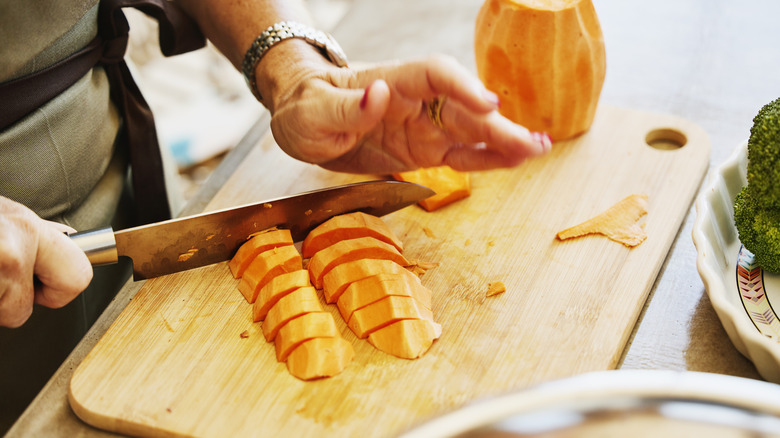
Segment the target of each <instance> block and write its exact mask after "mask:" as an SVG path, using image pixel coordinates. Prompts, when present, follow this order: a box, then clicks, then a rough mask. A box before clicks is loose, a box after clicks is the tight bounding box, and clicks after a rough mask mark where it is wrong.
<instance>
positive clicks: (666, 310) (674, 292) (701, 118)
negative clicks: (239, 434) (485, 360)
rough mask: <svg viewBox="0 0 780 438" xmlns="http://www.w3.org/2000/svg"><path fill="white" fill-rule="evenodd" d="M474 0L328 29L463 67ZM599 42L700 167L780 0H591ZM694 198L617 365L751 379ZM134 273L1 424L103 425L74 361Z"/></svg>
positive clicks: (622, 84)
mask: <svg viewBox="0 0 780 438" xmlns="http://www.w3.org/2000/svg"><path fill="white" fill-rule="evenodd" d="M480 4H481V1H480V0H455V1H452V0H450V1H444V0H426V1H423V2H419V1H412V0H398V1H394V2H384V1H380V0H355V1H354V4H353V5H352V7H351V9H350V10H349V11H348V12H347V14H346V16H345V17H344V19H343V20H342V21H341V22H340V23H339V24H338V25H337V26H336V28H335V30H334V31H333V34H334V36H335V37H336V38H337V39H338V40H339V42H340V43H341V45H342V47H343V48H344V49H345V51H346V53H347V54H348V55H349V56H350V59H352V60H360V61H379V60H383V59H392V58H412V57H418V56H424V55H427V54H430V53H434V52H439V53H445V54H449V55H452V56H454V57H456V58H457V59H459V60H460V61H461V62H462V63H463V64H464V65H466V66H467V67H468V68H469V69H471V70H472V71H474V70H475V66H474V60H473V50H472V44H473V38H474V31H473V22H474V17H475V15H476V12H477V10H478V8H479V6H480ZM594 4H595V7H596V10H597V12H598V14H599V18H600V21H601V25H602V29H603V32H604V38H605V43H606V50H607V77H606V81H605V84H604V89H603V92H602V97H601V102H602V103H605V104H610V105H616V106H621V107H628V108H633V109H639V110H646V111H653V112H662V113H668V114H672V115H675V116H678V117H682V118H685V119H688V120H690V121H692V122H694V123H696V124H698V125H700V126H701V127H703V128H704V129H705V130H706V131H707V133H708V135H709V137H710V142H711V147H712V149H711V155H710V167H711V168H712V167H713V166H716V165H718V164H720V163H721V162H723V161H724V160H725V159H726V158H727V157H728V156H729V155H730V154H731V152H732V151H733V150H734V149H735V148H736V147H737V146H738V145H739V144H740V143H741V142H742V141H743V140H744V139H745V138H747V136H748V135H749V129H750V126H751V124H752V118H753V117H754V116H755V114H756V112H757V111H758V109H759V108H760V107H761V106H762V105H764V104H766V103H768V102H769V101H771V100H773V99H775V98H777V97H778V96H780V81H777V74H778V72H780V47H779V46H778V45H777V42H778V41H780V26H777V23H776V19H775V17H777V16H780V3H778V2H775V1H773V0H746V1H742V2H738V3H737V2H733V1H728V0H686V1H677V0H658V1H655V2H624V1H620V0H594ZM268 123H269V119H268V117H267V116H264V117H262V118H261V119H260V120H258V122H257V123H256V124H255V125H254V126H253V127H252V128H251V129H250V130H249V132H248V133H247V134H246V136H245V137H244V139H243V140H242V141H241V143H240V144H239V145H238V146H237V147H236V148H235V149H234V150H233V151H232V152H231V153H230V154H229V155H228V157H227V158H226V159H225V160H224V161H223V163H222V164H221V166H220V167H219V168H218V169H217V171H216V172H215V173H214V175H212V178H211V179H210V180H209V181H208V182H207V184H206V185H205V186H204V188H203V189H202V190H201V192H200V193H199V194H198V196H197V197H196V198H195V199H193V200H192V201H190V203H189V204H188V205H187V207H186V208H185V210H184V211H183V212H182V214H183V215H186V214H192V213H197V212H199V211H201V210H202V209H203V207H204V206H205V205H206V203H207V202H208V201H209V200H210V199H211V198H212V197H213V196H214V194H215V193H216V191H217V189H218V188H219V187H220V186H221V185H222V183H224V182H225V181H226V180H228V179H229V178H230V175H231V173H232V170H233V169H235V168H236V166H237V165H238V163H240V162H241V160H242V159H243V158H244V157H245V156H246V155H247V153H248V151H249V150H251V149H252V148H253V147H255V146H256V145H257V143H258V142H259V140H260V139H261V138H262V136H263V135H265V134H266V133H267V131H268ZM694 218H695V211H694V209H693V206H691V209H690V211H689V213H688V215H687V217H686V219H685V221H684V222H683V225H682V226H681V228H680V230H679V233H678V235H677V238H676V240H675V242H674V244H673V246H672V248H671V250H670V252H669V254H668V256H667V258H666V260H665V263H664V265H663V267H662V269H661V272H660V274H659V276H658V278H657V280H656V282H655V285H654V287H653V289H652V291H651V294H650V297H649V298H648V300H647V303H646V305H645V308H644V310H643V312H642V314H641V316H640V318H639V320H638V322H637V325H636V327H635V329H634V332H633V334H632V336H631V338H630V340H629V343H628V346H627V348H626V349H625V352H624V355H623V357H622V359H621V361H620V365H619V368H621V369H659V370H690V371H703V372H709V373H718V374H725V375H732V376H739V377H746V378H752V379H761V378H760V376H759V375H758V373H757V372H756V369H755V367H754V366H753V365H752V364H751V363H750V361H748V360H747V359H746V358H745V357H743V356H742V355H741V354H740V353H739V352H738V351H737V350H736V349H735V348H734V347H733V345H732V344H731V342H730V341H729V339H728V337H727V335H726V333H725V331H724V330H723V328H722V326H721V324H720V321H719V320H718V318H717V316H716V314H715V312H714V310H713V308H712V306H711V304H710V302H709V299H708V297H707V293H706V291H705V289H704V285H703V283H702V281H701V279H700V277H699V275H698V272H697V270H696V249H695V247H694V245H693V242H692V240H691V227H692V223H693V220H694ZM141 285H142V283H140V282H138V283H133V282H128V284H127V285H126V286H125V287H124V288H123V289H122V291H120V293H119V294H118V296H117V297H116V298H115V299H114V301H113V302H112V303H111V305H110V306H109V308H108V309H107V310H106V311H105V313H104V314H103V315H102V316H101V318H100V319H99V320H98V322H97V323H96V324H95V325H94V326H93V327H92V329H91V330H90V332H89V334H88V335H87V336H86V337H85V338H84V339H83V340H82V342H81V343H80V344H79V345H78V347H77V348H76V350H74V352H73V353H72V354H71V356H70V357H69V358H68V360H67V361H66V363H65V364H63V366H62V367H61V368H60V369H59V370H58V372H57V373H56V374H55V376H54V377H53V378H52V380H51V381H50V382H49V384H48V385H47V386H46V387H45V388H44V389H43V391H42V392H41V393H40V395H39V396H38V398H36V400H35V401H34V402H33V404H32V405H31V406H30V407H29V408H28V409H27V410H26V411H25V413H24V414H23V416H22V417H21V418H20V419H19V421H18V422H17V423H16V424H15V425H14V427H13V428H12V429H11V431H10V432H9V434H8V436H38V435H44V434H45V435H46V436H110V435H112V434H109V433H106V432H103V431H99V430H97V429H94V428H92V427H90V426H88V425H86V424H85V423H83V422H81V421H80V420H79V419H78V418H77V417H75V415H74V414H73V413H72V411H71V410H70V407H69V406H68V402H67V387H68V382H69V380H70V376H71V375H72V373H73V371H74V370H75V368H76V367H77V366H78V364H79V363H80V362H81V360H82V359H83V358H84V356H85V355H86V354H87V353H88V352H89V351H90V349H91V348H92V347H93V346H94V345H95V343H96V342H97V341H98V339H99V338H100V336H101V335H102V334H103V333H104V332H105V331H106V330H107V328H108V327H109V326H110V324H111V322H112V321H113V320H114V319H115V318H116V317H117V315H119V313H120V312H121V311H122V309H123V308H124V307H125V306H126V305H127V303H128V302H129V301H130V300H131V299H132V297H133V296H134V294H135V293H136V292H137V291H138V290H139V288H140V287H141Z"/></svg>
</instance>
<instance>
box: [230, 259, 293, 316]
mask: <svg viewBox="0 0 780 438" xmlns="http://www.w3.org/2000/svg"><path fill="white" fill-rule="evenodd" d="M301 269H303V259H301V255H300V253H298V250H297V249H295V247H294V246H281V247H278V248H273V249H269V250H268V251H265V252H261V253H260V254H258V255H257V257H255V259H254V260H252V263H250V264H249V266H248V267H247V268H246V271H244V275H243V276H242V277H241V282H240V283H238V290H239V291H241V294H242V295H244V298H246V300H247V301H248V302H249V304H252V303H254V302H255V300H256V299H257V295H258V294H259V293H260V289H262V288H263V286H265V285H266V283H268V282H269V281H271V279H273V278H274V277H276V276H278V275H280V274H284V273H285V272H291V271H298V270H301Z"/></svg>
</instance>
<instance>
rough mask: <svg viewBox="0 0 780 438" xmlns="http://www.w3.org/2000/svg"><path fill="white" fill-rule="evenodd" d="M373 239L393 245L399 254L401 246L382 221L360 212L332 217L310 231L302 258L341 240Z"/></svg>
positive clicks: (304, 244) (303, 246)
mask: <svg viewBox="0 0 780 438" xmlns="http://www.w3.org/2000/svg"><path fill="white" fill-rule="evenodd" d="M358 237H373V238H375V239H378V240H381V241H382V242H385V243H388V244H390V245H393V246H394V247H395V248H396V249H397V250H398V251H399V252H402V251H403V250H404V248H403V244H402V243H401V241H400V240H399V239H398V237H396V235H395V234H394V233H393V231H392V230H390V227H388V226H387V224H386V223H385V221H383V220H382V219H380V218H378V217H376V216H372V215H370V214H366V213H363V212H360V211H356V212H354V213H347V214H342V215H339V216H334V217H332V218H330V219H328V220H327V221H325V222H323V223H322V224H321V225H320V226H318V227H317V228H315V229H313V230H311V231H310V232H309V234H308V235H307V236H306V239H304V240H303V245H302V246H301V252H302V253H303V258H305V259H306V258H310V257H312V256H314V254H316V253H318V252H319V251H321V250H323V249H325V248H327V247H329V246H331V245H333V244H334V243H337V242H340V241H342V240H348V239H356V238H358Z"/></svg>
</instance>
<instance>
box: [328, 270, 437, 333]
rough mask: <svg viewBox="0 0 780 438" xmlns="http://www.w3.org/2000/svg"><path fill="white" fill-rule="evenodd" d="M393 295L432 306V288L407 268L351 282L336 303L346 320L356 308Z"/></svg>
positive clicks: (428, 307) (425, 305)
mask: <svg viewBox="0 0 780 438" xmlns="http://www.w3.org/2000/svg"><path fill="white" fill-rule="evenodd" d="M391 295H396V296H407V297H411V298H414V299H415V300H417V302H419V303H420V304H422V305H423V306H424V307H425V308H427V309H430V308H431V291H430V289H428V288H426V287H425V286H423V285H422V283H421V282H420V279H419V278H418V277H417V276H416V275H414V274H412V273H411V272H409V271H407V270H406V269H404V270H402V271H400V272H398V273H389V272H382V273H380V274H377V275H372V276H370V277H366V278H363V279H361V280H358V281H356V282H354V283H352V284H350V285H349V287H347V289H346V290H345V291H344V293H343V294H341V296H340V297H339V299H338V301H337V302H336V305H337V306H338V309H339V312H340V313H341V316H342V317H343V318H344V321H349V319H350V318H351V317H352V313H353V312H354V311H355V310H358V309H362V308H363V307H365V306H367V305H369V304H373V303H375V302H376V301H379V300H381V299H383V298H385V297H388V296H391Z"/></svg>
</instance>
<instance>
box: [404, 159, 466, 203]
mask: <svg viewBox="0 0 780 438" xmlns="http://www.w3.org/2000/svg"><path fill="white" fill-rule="evenodd" d="M393 178H395V179H397V180H399V181H407V182H413V183H417V184H420V185H423V186H426V187H429V188H430V189H431V190H433V191H434V192H436V194H435V195H433V196H431V197H430V198H427V199H423V200H422V201H420V202H418V204H419V205H420V206H421V207H422V208H424V209H425V210H426V211H434V210H438V209H440V208H442V207H444V206H445V205H449V204H452V203H453V202H455V201H458V200H461V199H463V198H467V197H468V196H470V195H471V177H470V176H469V174H468V173H465V172H458V171H457V170H454V169H452V168H451V167H449V166H438V167H428V168H420V169H417V170H411V171H409V172H401V173H396V174H393Z"/></svg>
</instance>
